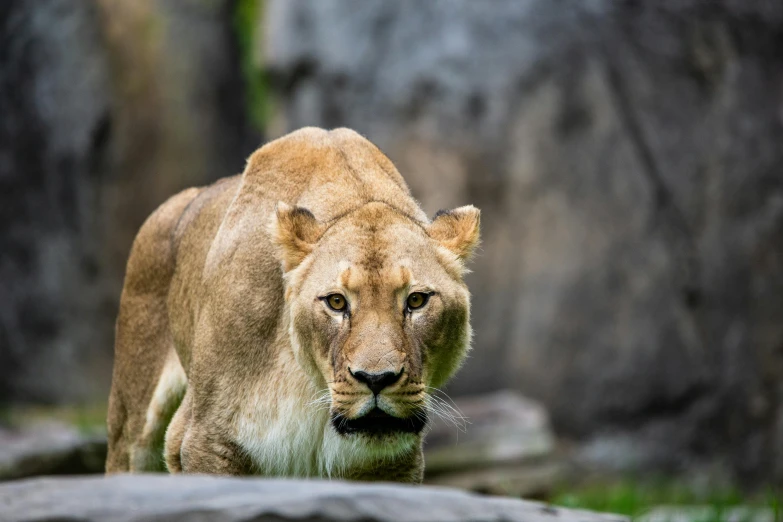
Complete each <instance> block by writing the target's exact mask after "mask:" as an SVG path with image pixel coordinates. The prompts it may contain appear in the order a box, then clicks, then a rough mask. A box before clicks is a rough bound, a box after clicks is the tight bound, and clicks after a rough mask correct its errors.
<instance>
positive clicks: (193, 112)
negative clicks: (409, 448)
mask: <svg viewBox="0 0 783 522" xmlns="http://www.w3.org/2000/svg"><path fill="white" fill-rule="evenodd" d="M303 125H319V126H323V127H335V126H350V127H353V128H355V129H356V130H358V131H359V132H361V133H363V134H365V135H366V136H368V137H369V138H370V139H372V140H373V141H375V142H376V143H377V144H378V145H379V146H380V147H381V148H382V149H383V150H384V151H385V152H386V153H387V154H388V155H389V156H390V157H391V159H392V160H393V161H394V162H395V163H396V164H397V166H398V168H399V169H400V171H401V172H402V173H403V175H404V176H405V177H406V179H407V180H408V182H409V184H410V185H411V188H412V190H413V192H414V195H415V196H416V197H417V198H418V199H419V200H420V201H421V203H422V205H423V206H424V208H425V209H426V210H427V211H428V212H430V213H434V212H435V211H436V210H438V209H440V208H448V207H454V206H459V205H463V204H468V203H472V204H474V205H476V206H478V207H480V208H481V209H482V212H483V219H482V227H483V247H482V249H481V252H480V254H479V256H478V257H477V259H476V260H475V262H474V264H473V273H472V274H471V275H470V276H469V285H470V287H471V289H472V292H473V311H474V315H473V317H474V319H473V321H474V327H475V331H476V337H475V343H474V347H475V348H474V351H473V355H472V358H471V359H470V360H469V361H468V363H467V364H466V366H465V368H464V369H463V371H462V372H461V374H460V376H459V377H458V379H457V380H456V381H455V382H454V383H453V385H452V386H451V387H450V389H449V392H450V393H451V394H452V395H453V396H455V397H457V398H459V397H466V396H468V395H475V394H485V393H489V392H495V391H497V390H499V389H508V390H515V391H516V392H521V393H523V394H524V395H525V396H527V397H529V398H531V399H534V400H536V401H539V402H540V404H542V405H543V406H544V407H545V408H546V410H545V411H548V415H549V416H551V420H552V425H553V427H554V431H555V433H556V434H557V435H558V436H559V438H560V440H561V441H571V442H573V444H571V445H569V447H572V448H575V449H574V450H573V455H574V456H575V457H574V458H575V459H576V460H578V461H579V462H583V463H591V464H597V465H601V466H605V467H616V468H620V469H641V470H654V469H661V468H663V469H667V470H674V471H686V470H691V469H697V468H702V467H704V466H708V467H710V468H718V469H721V470H727V471H728V472H729V473H730V474H732V475H733V476H735V477H738V478H740V479H742V480H745V481H749V482H771V483H778V484H780V483H783V4H781V3H780V2H777V1H773V0H750V1H748V0H649V1H642V0H637V1H631V0H590V1H584V0H560V1H553V0H494V1H493V2H491V3H489V2H473V1H470V0H429V1H426V2H425V1H419V2H414V1H413V0H404V1H400V2H384V1H381V0H372V1H367V0H365V1H364V2H354V1H350V0H319V1H318V2H311V1H306V0H266V1H264V2H260V1H254V0H235V1H229V0H177V1H175V0H155V1H153V0H111V1H110V0H41V1H36V2H28V1H24V0H5V1H4V2H2V3H0V402H3V403H5V404H6V405H16V404H20V403H26V404H35V403H85V402H93V401H96V400H98V401H102V400H105V399H104V397H105V393H106V390H107V386H108V380H109V375H110V364H111V354H112V337H113V331H112V330H113V320H114V316H115V314H116V306H117V301H118V292H119V290H120V288H121V281H122V274H123V270H124V263H125V259H126V256H127V252H128V249H129V246H130V242H131V241H132V238H133V235H134V233H135V231H136V230H137V229H138V227H139V226H140V224H141V222H142V221H143V219H144V218H145V217H146V216H147V215H148V214H149V212H150V211H151V210H152V209H153V208H154V207H155V206H157V205H158V204H160V203H161V202H162V201H164V200H165V199H166V197H167V196H169V195H171V194H173V193H174V192H176V191H177V190H179V189H180V188H182V187H185V186H190V185H198V184H204V183H208V182H210V181H212V180H214V179H216V178H219V177H221V176H225V175H230V174H233V173H236V172H239V171H241V169H242V167H243V164H244V159H245V158H246V156H247V155H248V154H249V153H250V152H251V151H252V150H253V149H254V148H255V147H256V146H258V144H260V143H261V139H262V135H263V136H265V137H266V138H273V137H276V136H279V135H281V134H283V133H285V132H287V131H289V130H293V129H295V128H298V127H300V126H303ZM504 393H505V394H504V395H502V397H505V398H506V399H503V400H496V401H495V404H499V405H500V406H498V407H497V409H498V411H499V412H500V413H497V414H496V415H495V416H494V417H492V416H490V417H489V418H490V419H495V420H492V421H489V422H488V423H486V424H485V425H486V426H489V428H487V430H488V431H482V430H478V432H479V433H484V434H489V435H486V437H488V439H484V440H485V441H486V440H494V439H491V437H492V436H495V435H492V433H493V432H492V429H491V427H492V426H493V425H496V423H501V422H510V424H509V425H514V422H516V421H515V419H517V418H522V417H524V414H521V413H520V414H519V415H520V416H515V414H510V415H509V414H507V413H506V410H504V409H503V408H504V407H505V406H503V405H507V404H511V405H512V406H513V405H514V404H517V405H518V404H519V402H518V401H520V400H523V399H508V397H518V396H517V395H514V394H513V393H512V392H504ZM485 397H486V396H485ZM476 400H482V399H481V398H479V399H476ZM525 400H527V399H525ZM458 401H462V402H460V404H463V405H465V404H466V405H467V406H465V409H468V410H470V409H471V406H470V404H475V401H474V402H473V403H471V399H469V398H464V399H458ZM509 401H510V402H509ZM514 401H517V402H514ZM512 406H509V407H512ZM531 408H532V409H531V410H530V411H535V412H540V410H539V409H538V406H537V405H533V406H531ZM473 410H476V411H478V412H481V411H485V408H478V409H476V408H473ZM514 411H517V410H514ZM519 411H522V410H519ZM475 415H481V414H480V413H476V414H475ZM531 415H533V414H531ZM536 415H537V416H536ZM524 418H530V419H534V421H530V422H533V424H534V425H535V423H536V422H538V425H544V424H546V425H547V426H548V420H546V419H548V416H547V414H546V413H536V414H535V415H533V416H532V417H524ZM536 419H537V420H536ZM542 419H544V420H542ZM520 426H521V424H520ZM526 426H529V424H526ZM519 429H520V431H514V430H501V431H502V433H505V434H511V435H512V437H511V438H512V440H511V441H510V442H509V444H511V446H512V447H513V440H514V439H513V436H514V434H515V433H522V432H523V431H524V429H522V428H519ZM547 429H548V428H547ZM468 430H469V431H468V433H470V430H471V427H470V426H468ZM546 433H547V434H548V433H549V432H546ZM444 436H445V437H446V438H448V435H444ZM518 436H519V437H522V435H518ZM536 437H538V438H536ZM536 437H534V440H535V441H537V443H538V444H539V446H537V447H542V446H540V445H541V444H543V443H542V442H541V441H546V444H548V446H546V447H547V448H550V449H551V447H552V445H553V444H554V443H553V442H552V441H551V440H550V439H548V438H547V437H549V435H537V436H536ZM476 444H477V447H486V444H484V446H481V444H482V442H481V441H480V440H479V441H476ZM498 444H499V443H498ZM490 446H492V447H493V448H494V447H496V446H497V445H496V444H492V445H490ZM501 446H502V445H501ZM503 447H506V446H503ZM487 451H489V450H481V452H483V453H481V452H479V453H481V454H482V455H487V453H486V452H487ZM493 455H495V456H490V457H487V458H490V459H491V458H495V459H496V460H498V459H499V460H503V458H504V457H503V453H502V452H501V453H499V454H493ZM465 458H466V459H468V460H469V459H470V458H473V457H465ZM433 459H434V460H433V462H435V461H436V460H437V459H435V458H433ZM463 464H464V463H463ZM463 464H460V466H462V465H463ZM438 465H442V466H444V468H443V469H448V468H449V463H448V462H446V463H444V464H438ZM436 469H438V468H437V467H436ZM547 472H548V471H547V470H544V471H542V473H547ZM474 475H475V474H474ZM449 480H452V479H449ZM453 480H454V481H457V479H453ZM457 482H458V481H457ZM450 483H452V484H453V483H455V482H450ZM457 485H459V484H457Z"/></svg>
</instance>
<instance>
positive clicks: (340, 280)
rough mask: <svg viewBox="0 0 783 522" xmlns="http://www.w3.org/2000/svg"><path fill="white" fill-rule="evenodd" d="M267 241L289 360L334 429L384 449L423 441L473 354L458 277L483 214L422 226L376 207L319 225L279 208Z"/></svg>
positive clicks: (462, 212)
mask: <svg viewBox="0 0 783 522" xmlns="http://www.w3.org/2000/svg"><path fill="white" fill-rule="evenodd" d="M273 231H274V238H275V241H276V244H277V245H278V249H279V255H280V256H281V259H282V264H283V269H284V272H285V280H286V302H287V309H288V312H289V314H290V315H289V317H290V336H291V340H292V344H293V346H294V350H295V353H296V358H297V360H298V361H299V363H300V364H301V365H302V366H303V367H304V368H305V369H306V370H307V371H308V372H309V374H310V375H312V376H313V379H314V380H315V383H316V385H317V386H318V388H319V389H320V390H323V395H322V397H321V399H320V402H321V403H322V404H328V405H329V407H330V411H331V418H332V426H333V427H334V429H335V430H337V432H338V433H340V434H342V435H345V436H360V437H368V438H370V439H384V440H385V439H388V438H389V437H395V436H402V435H404V434H406V433H407V434H418V433H420V432H421V430H422V429H423V428H424V426H425V424H426V422H427V412H428V410H429V408H431V407H433V406H434V405H433V404H431V403H430V400H431V397H430V391H431V390H433V389H435V388H438V387H440V386H442V385H443V384H444V383H445V382H446V381H447V380H448V379H449V378H450V377H451V376H452V375H453V374H454V372H455V371H456V370H457V368H458V367H459V366H460V364H461V362H462V361H463V359H464V357H465V355H466V353H467V351H468V349H469V345H470V338H471V329H470V324H469V316H470V296H469V293H468V290H467V287H466V286H465V284H464V283H463V281H462V276H463V273H464V271H465V269H464V262H465V260H466V259H467V258H468V257H469V256H470V254H471V252H472V251H473V249H474V248H475V246H476V244H477V242H478V239H479V211H478V210H477V209H476V208H474V207H472V206H467V207H461V208H458V209H455V210H452V211H449V212H439V213H438V214H437V215H436V216H435V218H434V219H433V221H432V222H431V223H426V222H421V221H419V220H417V219H415V218H414V217H412V216H409V215H407V214H405V213H404V212H402V211H401V210H400V209H398V208H395V207H394V206H392V205H390V204H388V203H385V202H377V201H376V202H370V203H365V204H362V205H360V206H358V207H357V208H354V209H352V210H351V211H349V212H348V213H346V214H343V215H342V216H340V217H339V218H337V219H335V220H333V221H330V222H319V221H318V220H317V219H316V218H315V216H313V214H312V213H311V212H309V211H308V210H307V209H304V208H300V207H294V206H290V205H286V204H284V203H279V204H278V206H277V211H276V221H275V224H274V230H273ZM318 402H319V401H318V400H316V401H315V403H316V404H314V406H313V407H314V408H316V407H318V406H319V405H318V404H317V403H318Z"/></svg>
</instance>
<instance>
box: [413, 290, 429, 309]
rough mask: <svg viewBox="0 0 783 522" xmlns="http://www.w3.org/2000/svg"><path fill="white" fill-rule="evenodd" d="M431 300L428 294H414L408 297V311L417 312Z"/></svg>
mask: <svg viewBox="0 0 783 522" xmlns="http://www.w3.org/2000/svg"><path fill="white" fill-rule="evenodd" d="M429 298H430V296H429V295H428V294H425V293H422V292H413V293H412V294H411V295H409V296H408V309H409V310H416V309H417V308H421V307H422V306H424V305H425V304H427V300H428V299H429Z"/></svg>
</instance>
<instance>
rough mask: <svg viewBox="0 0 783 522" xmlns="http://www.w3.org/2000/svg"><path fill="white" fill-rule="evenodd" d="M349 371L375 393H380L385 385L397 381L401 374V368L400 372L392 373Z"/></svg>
mask: <svg viewBox="0 0 783 522" xmlns="http://www.w3.org/2000/svg"><path fill="white" fill-rule="evenodd" d="M349 371H350V372H351V375H353V377H354V378H355V379H356V380H357V381H359V382H363V383H364V384H366V385H367V387H368V388H370V391H372V392H373V393H374V394H375V395H378V394H379V393H381V390H383V389H384V388H386V387H387V386H391V385H392V384H394V383H395V382H397V381H399V380H400V377H401V376H402V370H400V373H394V372H383V373H367V372H363V371H358V372H354V371H352V370H349Z"/></svg>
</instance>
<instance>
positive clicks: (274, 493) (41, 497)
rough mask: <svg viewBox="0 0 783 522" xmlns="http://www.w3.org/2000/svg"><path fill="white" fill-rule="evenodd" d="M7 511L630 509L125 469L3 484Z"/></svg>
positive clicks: (66, 514)
mask: <svg viewBox="0 0 783 522" xmlns="http://www.w3.org/2000/svg"><path fill="white" fill-rule="evenodd" d="M0 519H2V520H14V521H19V522H22V521H34V520H79V521H84V522H88V521H96V522H97V521H101V522H103V521H106V522H112V521H128V522H130V521H141V520H145V521H149V520H156V521H161V520H165V521H172V522H173V521H177V520H183V521H184V520H204V521H207V520H208V521H216V522H217V521H220V522H233V521H244V520H259V521H261V520H277V521H280V520H298V521H307V520H313V521H316V520H319V521H325V520H346V521H349V520H350V521H355V520H362V521H364V522H374V521H378V522H386V521H389V522H407V521H428V522H437V521H443V522H446V521H452V520H454V521H457V520H460V521H461V520H472V521H476V522H479V521H487V522H489V521H498V522H499V521H520V522H521V521H524V522H539V521H541V522H544V521H546V522H556V521H564V522H568V521H573V522H592V521H595V522H599V521H606V522H610V521H617V522H620V521H622V520H625V519H624V518H623V517H618V516H614V515H604V514H599V513H592V512H588V511H578V510H569V509H561V508H552V507H549V506H546V505H544V504H539V503H535V502H525V501H522V500H514V499H506V498H493V497H482V496H477V495H473V494H469V493H465V492H461V491H458V490H452V489H446V488H434V487H426V486H420V487H413V486H400V485H391V484H378V485H375V484H360V483H347V482H326V481H282V480H260V479H232V478H221V477H206V476H182V475H180V476H169V477H166V476H151V475H146V476H145V475H120V476H113V477H109V478H84V479H81V478H64V479H51V478H45V479H35V480H25V481H19V482H12V483H6V484H0Z"/></svg>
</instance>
